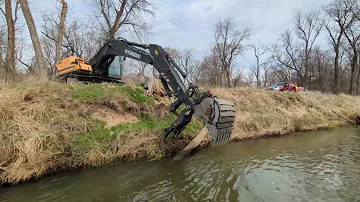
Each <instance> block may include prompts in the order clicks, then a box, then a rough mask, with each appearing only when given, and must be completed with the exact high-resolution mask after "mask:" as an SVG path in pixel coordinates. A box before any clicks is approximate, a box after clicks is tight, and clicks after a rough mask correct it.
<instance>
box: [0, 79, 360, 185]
mask: <svg viewBox="0 0 360 202" xmlns="http://www.w3.org/2000/svg"><path fill="white" fill-rule="evenodd" d="M213 91H214V93H215V94H216V95H218V97H220V98H224V99H229V100H231V101H233V102H234V103H235V104H236V108H237V114H238V115H237V119H236V123H235V127H234V133H233V138H235V139H237V140H239V139H247V138H255V137H260V136H266V135H281V134H286V133H291V132H295V131H304V130H313V129H319V128H333V127H336V126H339V125H343V124H345V123H349V122H354V120H356V119H357V117H358V116H359V115H360V98H359V97H350V96H345V95H340V96H335V95H323V94H319V93H304V94H293V93H277V92H265V91H262V90H256V89H227V90H223V89H222V90H220V89H214V90H213ZM99 107H106V108H108V109H111V110H113V111H115V112H117V113H122V112H127V113H132V114H134V115H136V116H137V117H138V119H139V121H138V122H136V123H128V124H120V125H117V126H114V127H112V128H110V129H105V128H104V125H105V123H103V122H101V121H99V120H93V119H92V118H91V117H90V114H91V112H92V111H93V110H94V109H96V108H99ZM167 110H168V106H166V104H165V105H164V104H161V103H160V102H159V101H157V99H154V98H150V97H146V96H144V94H143V91H142V89H141V88H140V87H136V86H128V85H115V84H107V85H104V84H93V85H79V86H69V85H64V84H59V83H47V84H20V85H19V84H18V85H14V86H7V87H4V86H3V87H1V86H0V154H2V155H1V156H0V184H3V183H18V182H21V181H26V180H28V179H30V178H33V177H39V176H42V175H44V174H46V173H49V172H54V171H56V170H59V169H74V168H79V167H88V166H99V165H102V164H106V163H109V162H112V161H114V160H134V159H137V158H142V157H146V158H149V159H157V158H160V157H161V156H164V155H171V154H173V153H174V152H177V151H178V150H179V149H181V148H182V147H183V146H184V145H185V144H186V143H188V142H189V139H190V138H191V137H192V136H193V135H194V134H196V133H197V132H198V131H200V129H201V128H202V127H203V125H202V123H201V122H199V121H197V120H193V121H192V123H191V124H190V125H189V126H188V127H187V129H186V130H185V131H184V134H186V135H184V137H183V139H181V140H176V141H172V142H167V143H164V142H162V141H161V140H160V139H159V134H160V133H161V131H162V129H163V128H165V127H167V126H169V125H170V124H171V122H172V120H173V119H174V118H175V117H174V116H173V115H168V114H167V113H166V112H167Z"/></svg>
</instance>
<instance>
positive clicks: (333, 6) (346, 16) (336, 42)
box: [323, 0, 355, 94]
mask: <svg viewBox="0 0 360 202" xmlns="http://www.w3.org/2000/svg"><path fill="white" fill-rule="evenodd" d="M350 1H353V0H334V1H333V2H332V3H330V4H329V5H327V6H325V7H324V8H323V10H324V12H325V14H326V16H327V18H328V19H327V22H326V23H325V28H326V30H327V32H328V34H329V38H330V44H331V46H332V48H333V50H334V53H335V56H334V89H333V92H334V93H335V94H337V93H339V73H340V61H339V60H340V57H341V53H340V48H341V43H342V40H343V36H344V34H345V31H346V30H347V29H348V27H349V26H350V25H351V24H352V23H353V21H354V20H355V16H354V15H353V13H352V8H351V4H349V3H347V2H350Z"/></svg>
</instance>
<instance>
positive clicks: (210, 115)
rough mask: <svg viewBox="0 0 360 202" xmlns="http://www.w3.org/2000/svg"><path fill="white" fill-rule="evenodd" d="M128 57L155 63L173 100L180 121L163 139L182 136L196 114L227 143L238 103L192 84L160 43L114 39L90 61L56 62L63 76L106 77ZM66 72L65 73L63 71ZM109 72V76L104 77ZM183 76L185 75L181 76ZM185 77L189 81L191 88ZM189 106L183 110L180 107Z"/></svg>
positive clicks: (215, 141) (219, 142) (215, 139)
mask: <svg viewBox="0 0 360 202" xmlns="http://www.w3.org/2000/svg"><path fill="white" fill-rule="evenodd" d="M119 56H121V57H126V58H131V59H134V60H138V61H141V62H144V63H147V64H150V65H152V66H153V67H154V68H155V69H156V70H157V71H158V73H159V79H160V81H161V83H162V84H163V86H164V89H165V91H166V93H167V95H168V96H169V98H170V99H171V101H172V104H171V105H170V112H172V113H174V114H176V115H177V118H176V120H175V121H174V122H173V123H172V124H171V126H169V127H168V128H166V129H165V130H164V133H163V134H162V138H163V139H169V138H174V137H175V138H178V137H179V136H180V134H181V132H182V131H183V130H184V129H185V128H186V126H187V125H188V124H189V122H190V121H191V119H192V116H193V115H194V114H195V115H196V116H197V117H198V118H199V119H200V120H202V121H203V122H204V123H205V125H206V127H207V129H208V133H209V134H210V136H211V137H212V144H213V146H219V145H222V144H225V143H227V142H228V141H229V140H230V138H231V132H232V128H233V124H234V121H235V107H234V104H233V103H232V102H230V101H227V100H222V99H219V98H217V97H216V96H214V95H212V93H211V92H210V91H208V92H200V91H199V89H198V87H197V86H196V85H195V84H193V83H191V82H190V81H189V80H188V78H187V75H186V74H185V73H184V71H183V70H182V69H181V68H180V67H179V66H178V65H177V64H176V63H175V61H174V60H173V59H172V58H171V56H170V55H169V54H168V53H167V52H166V51H165V50H164V49H163V48H162V47H161V46H159V45H156V44H149V45H147V44H138V43H135V42H130V41H127V40H126V39H110V40H108V41H106V42H105V44H104V45H103V46H102V47H101V48H100V50H99V51H98V52H97V53H96V54H95V56H94V57H93V58H92V59H90V60H89V61H88V62H85V61H84V59H82V58H75V57H73V56H71V57H70V58H67V59H64V60H62V61H59V62H58V63H57V65H56V67H57V69H58V72H59V74H60V76H62V77H66V76H67V75H70V74H74V72H82V71H84V70H86V71H87V74H88V75H87V76H90V77H97V76H102V77H106V75H107V74H108V72H109V69H110V68H111V64H112V62H113V61H114V60H115V58H117V57H119ZM62 72H63V74H61V73H62ZM104 75H105V76H104ZM181 77H182V78H181ZM184 80H187V81H188V84H189V85H188V87H186V86H185V83H184V82H183V81H184ZM181 105H185V107H184V109H182V110H181V112H180V113H177V112H176V111H177V109H178V108H179V107H180V106H181Z"/></svg>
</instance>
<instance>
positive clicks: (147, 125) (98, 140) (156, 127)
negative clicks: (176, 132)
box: [73, 113, 203, 150]
mask: <svg viewBox="0 0 360 202" xmlns="http://www.w3.org/2000/svg"><path fill="white" fill-rule="evenodd" d="M172 117H175V115H172ZM138 118H139V121H138V122H136V123H124V124H119V125H116V126H113V127H111V128H105V123H104V122H102V121H98V122H97V124H98V126H99V127H98V128H99V129H98V130H95V131H91V132H88V133H84V134H81V135H78V136H76V138H75V140H74V142H73V144H74V145H73V146H74V148H77V149H80V150H86V149H91V148H93V147H94V146H99V147H102V146H103V145H107V144H109V143H110V142H111V141H113V140H114V139H115V138H116V136H122V135H136V134H139V133H146V132H151V133H156V134H159V135H160V134H161V132H162V131H163V129H165V128H167V127H169V126H170V125H171V124H172V122H173V120H174V118H172V119H163V118H160V117H157V116H154V115H151V114H148V113H140V114H139V115H138ZM202 127H203V124H202V122H201V121H199V120H197V119H195V117H194V119H193V121H191V122H190V123H189V124H188V126H187V127H186V128H185V130H184V131H183V132H182V134H194V133H197V132H199V131H200V130H201V129H202Z"/></svg>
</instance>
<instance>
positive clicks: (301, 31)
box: [295, 12, 323, 89]
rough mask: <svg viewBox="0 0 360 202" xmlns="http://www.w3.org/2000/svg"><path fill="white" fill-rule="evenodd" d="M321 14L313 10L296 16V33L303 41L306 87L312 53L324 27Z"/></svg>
mask: <svg viewBox="0 0 360 202" xmlns="http://www.w3.org/2000/svg"><path fill="white" fill-rule="evenodd" d="M319 16H320V14H319V13H316V12H311V13H309V14H302V13H300V12H299V13H297V14H296V16H295V27H296V28H295V33H296V36H297V37H298V38H299V39H300V40H301V41H302V42H303V48H302V49H303V51H302V52H303V53H302V54H304V56H303V57H304V61H303V66H304V83H303V85H304V87H305V89H307V88H308V81H309V69H310V67H309V60H310V54H311V51H312V48H313V45H314V43H315V40H316V39H317V37H318V36H319V34H320V31H321V29H322V26H323V24H322V22H321V21H320V17H319Z"/></svg>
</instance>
